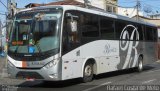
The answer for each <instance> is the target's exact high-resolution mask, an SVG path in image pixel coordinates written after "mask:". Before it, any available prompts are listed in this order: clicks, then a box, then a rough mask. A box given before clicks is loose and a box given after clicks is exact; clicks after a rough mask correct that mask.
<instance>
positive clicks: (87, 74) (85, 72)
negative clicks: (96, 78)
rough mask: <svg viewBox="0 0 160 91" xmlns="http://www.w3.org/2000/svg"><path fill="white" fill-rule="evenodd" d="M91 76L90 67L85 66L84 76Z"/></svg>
mask: <svg viewBox="0 0 160 91" xmlns="http://www.w3.org/2000/svg"><path fill="white" fill-rule="evenodd" d="M91 74H92V67H91V66H90V65H87V66H86V67H85V69H84V75H85V76H91Z"/></svg>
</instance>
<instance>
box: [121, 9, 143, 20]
mask: <svg viewBox="0 0 160 91" xmlns="http://www.w3.org/2000/svg"><path fill="white" fill-rule="evenodd" d="M118 14H119V15H123V16H127V17H129V18H132V17H134V16H136V15H137V9H136V8H123V7H118ZM138 14H139V16H144V15H143V12H141V11H139V12H138Z"/></svg>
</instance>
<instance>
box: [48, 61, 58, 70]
mask: <svg viewBox="0 0 160 91" xmlns="http://www.w3.org/2000/svg"><path fill="white" fill-rule="evenodd" d="M58 61H59V59H54V60H52V61H51V62H49V63H48V64H47V65H46V66H45V68H47V69H49V68H51V67H53V66H55V65H57V63H58Z"/></svg>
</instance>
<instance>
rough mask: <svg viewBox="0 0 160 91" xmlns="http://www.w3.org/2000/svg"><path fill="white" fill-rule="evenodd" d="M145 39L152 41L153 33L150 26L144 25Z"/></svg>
mask: <svg viewBox="0 0 160 91" xmlns="http://www.w3.org/2000/svg"><path fill="white" fill-rule="evenodd" d="M145 39H146V40H147V41H153V40H154V35H153V30H152V28H151V27H148V26H147V27H146V30H145Z"/></svg>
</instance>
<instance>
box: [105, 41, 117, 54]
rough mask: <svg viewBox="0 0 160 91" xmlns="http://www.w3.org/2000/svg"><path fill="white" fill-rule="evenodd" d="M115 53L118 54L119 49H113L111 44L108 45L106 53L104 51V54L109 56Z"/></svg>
mask: <svg viewBox="0 0 160 91" xmlns="http://www.w3.org/2000/svg"><path fill="white" fill-rule="evenodd" d="M113 52H117V49H116V48H112V47H111V45H110V44H109V43H107V44H106V45H105V51H104V53H105V54H109V53H113Z"/></svg>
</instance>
